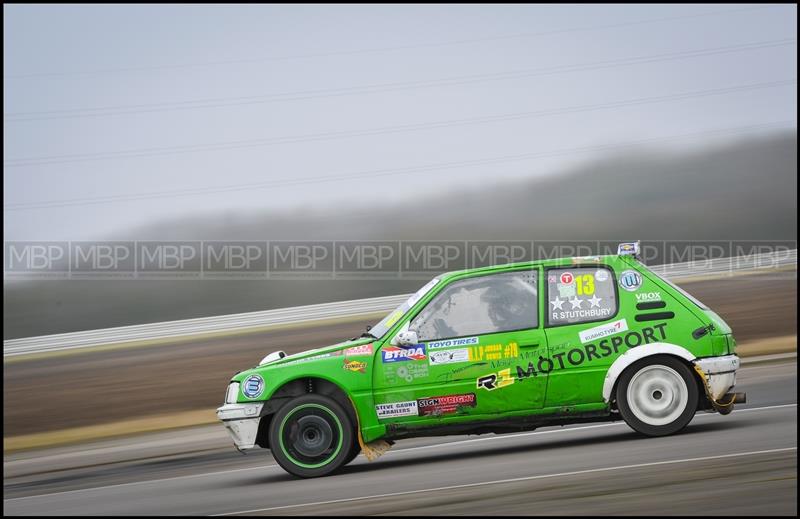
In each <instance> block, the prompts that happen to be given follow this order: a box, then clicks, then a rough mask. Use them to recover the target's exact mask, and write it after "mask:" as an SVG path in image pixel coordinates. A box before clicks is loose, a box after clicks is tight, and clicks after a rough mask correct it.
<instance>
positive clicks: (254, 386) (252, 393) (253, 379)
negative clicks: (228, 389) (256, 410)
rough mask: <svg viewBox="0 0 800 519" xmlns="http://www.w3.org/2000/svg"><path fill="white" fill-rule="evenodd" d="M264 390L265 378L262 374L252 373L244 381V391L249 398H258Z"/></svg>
mask: <svg viewBox="0 0 800 519" xmlns="http://www.w3.org/2000/svg"><path fill="white" fill-rule="evenodd" d="M262 391H264V379H263V378H261V376H260V375H250V376H249V377H247V378H246V379H244V382H243V383H242V393H244V396H246V397H247V398H258V397H259V396H261V392H262Z"/></svg>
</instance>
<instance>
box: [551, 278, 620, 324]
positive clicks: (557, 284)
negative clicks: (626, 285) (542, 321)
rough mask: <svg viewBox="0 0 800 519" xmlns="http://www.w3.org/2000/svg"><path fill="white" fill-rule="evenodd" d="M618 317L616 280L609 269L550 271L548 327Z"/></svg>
mask: <svg viewBox="0 0 800 519" xmlns="http://www.w3.org/2000/svg"><path fill="white" fill-rule="evenodd" d="M616 313H617V291H616V288H615V285H614V276H613V274H612V272H611V270H610V269H608V268H607V267H602V266H598V267H577V268H559V269H549V270H548V271H547V324H548V325H549V326H558V325H563V324H578V323H587V322H591V321H602V320H605V319H609V318H611V317H612V316H614V315H616Z"/></svg>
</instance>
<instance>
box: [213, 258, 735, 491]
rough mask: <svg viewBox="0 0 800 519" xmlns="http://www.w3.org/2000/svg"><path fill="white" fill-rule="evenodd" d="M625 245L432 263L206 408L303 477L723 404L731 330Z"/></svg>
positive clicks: (664, 423)
mask: <svg viewBox="0 0 800 519" xmlns="http://www.w3.org/2000/svg"><path fill="white" fill-rule="evenodd" d="M638 254H639V245H638V243H623V244H621V245H620V246H619V250H618V254H616V255H608V256H590V257H579V258H562V259H548V260H540V261H533V262H527V263H514V264H507V265H500V266H493V267H485V268H476V269H470V270H462V271H457V272H449V273H446V274H443V275H441V276H438V277H436V278H435V279H433V280H431V281H430V282H429V283H427V284H426V285H425V286H424V287H422V288H421V289H420V290H419V291H417V292H416V293H415V294H413V295H412V296H411V297H409V298H408V300H406V301H405V302H404V303H403V304H401V305H400V306H399V307H398V308H397V309H396V310H394V311H393V312H391V313H389V314H388V315H387V316H386V317H385V318H384V319H382V320H381V321H380V322H379V323H377V324H376V325H375V326H372V327H371V328H368V329H367V332H366V333H364V334H362V336H361V337H358V338H354V339H350V340H348V341H345V342H341V343H339V344H334V345H332V346H328V347H324V348H318V349H315V350H310V351H306V352H303V353H298V354H295V355H289V356H287V355H286V354H285V353H284V352H282V351H277V352H274V353H271V354H269V355H267V356H266V357H265V358H264V359H263V360H262V361H261V363H260V364H259V365H258V366H256V367H254V368H251V369H248V370H246V371H242V372H240V373H237V374H236V375H235V376H234V377H233V379H232V380H231V382H230V384H229V385H228V389H227V393H226V396H225V404H224V405H223V406H222V407H220V408H218V409H217V416H218V418H219V419H220V420H222V422H223V424H224V425H225V427H226V428H227V430H228V432H229V433H230V435H231V437H232V438H233V441H234V443H235V445H236V448H237V449H240V450H245V449H251V448H254V447H256V446H260V447H264V448H269V449H271V451H272V454H273V456H274V457H275V460H276V461H277V462H278V464H280V466H281V467H283V468H284V469H285V470H286V471H288V472H289V473H291V474H294V475H296V476H300V477H317V476H324V475H328V474H331V473H332V472H334V471H336V470H337V469H340V468H341V467H343V466H344V465H345V464H347V463H349V462H350V461H352V460H353V459H354V458H355V457H356V456H357V455H358V453H359V452H362V451H363V452H364V454H365V455H366V456H367V458H369V459H373V458H374V457H377V455H379V454H380V453H382V452H383V451H385V449H387V448H388V447H389V445H391V444H392V443H393V442H394V440H398V439H402V438H410V437H418V436H438V435H447V434H484V433H507V432H517V431H524V430H532V429H535V428H537V427H541V426H547V425H563V424H570V423H579V422H593V421H612V420H625V422H626V423H627V424H628V425H629V426H630V427H631V428H633V429H634V430H636V431H638V432H640V433H642V434H645V435H648V436H663V435H667V434H672V433H675V432H677V431H680V430H681V429H683V428H684V427H685V426H686V425H687V424H688V423H689V422H690V421H691V419H692V417H693V416H694V415H695V413H696V412H697V411H700V410H702V411H707V412H719V413H722V414H727V413H729V412H730V411H731V410H732V409H733V405H734V402H737V403H739V402H745V394H744V393H732V392H731V389H732V388H733V387H734V384H735V380H736V370H737V369H738V368H739V357H738V356H736V354H735V346H736V343H735V341H734V339H733V336H732V335H731V329H730V327H729V326H728V325H727V324H726V323H725V322H724V321H723V320H722V319H721V318H720V317H719V316H718V315H717V314H716V313H714V312H713V311H712V310H710V309H709V308H708V307H706V306H705V305H704V304H703V303H701V302H700V301H698V300H697V299H695V298H694V297H692V296H691V295H689V294H688V293H686V292H685V291H684V290H682V289H681V288H679V287H677V286H675V285H674V284H672V283H671V282H669V281H667V280H666V279H664V278H661V277H659V276H658V275H656V274H655V273H654V272H653V271H651V270H649V269H648V268H647V267H646V266H645V265H644V264H642V263H641V262H640V261H639V259H638Z"/></svg>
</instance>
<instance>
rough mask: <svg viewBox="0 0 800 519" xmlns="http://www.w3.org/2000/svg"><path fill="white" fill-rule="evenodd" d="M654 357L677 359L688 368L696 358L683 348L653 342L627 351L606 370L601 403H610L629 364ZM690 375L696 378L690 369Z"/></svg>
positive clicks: (666, 343)
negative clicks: (666, 356) (663, 356)
mask: <svg viewBox="0 0 800 519" xmlns="http://www.w3.org/2000/svg"><path fill="white" fill-rule="evenodd" d="M654 355H669V356H671V357H677V358H679V359H681V360H682V361H683V362H685V363H686V364H687V366H689V367H691V366H692V363H693V361H694V360H695V359H696V358H697V356H696V355H695V354H694V353H692V352H690V351H689V350H687V349H686V348H684V347H683V346H679V345H677V344H671V343H669V342H653V343H650V344H645V345H642V346H637V347H636V348H632V349H629V350H627V351H626V352H625V353H623V354H622V355H620V356H619V357H618V358H617V360H615V361H614V362H613V363H612V364H611V366H610V367H609V368H608V371H607V372H606V378H605V381H604V382H603V401H604V402H606V403H610V402H611V400H612V399H613V395H614V390H615V389H616V387H617V381H618V380H619V377H620V375H622V373H623V372H624V371H625V370H626V369H627V368H628V367H629V366H630V365H631V364H633V363H634V362H637V361H639V360H642V359H645V358H647V357H652V356H654ZM692 373H694V374H695V378H697V376H696V373H695V372H694V369H692ZM697 382H698V383H699V382H700V381H699V380H698V381H697Z"/></svg>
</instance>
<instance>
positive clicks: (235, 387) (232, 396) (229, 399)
mask: <svg viewBox="0 0 800 519" xmlns="http://www.w3.org/2000/svg"><path fill="white" fill-rule="evenodd" d="M238 399H239V383H238V382H231V383H230V384H228V391H226V392H225V403H226V404H235V403H236V401H237V400H238Z"/></svg>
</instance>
